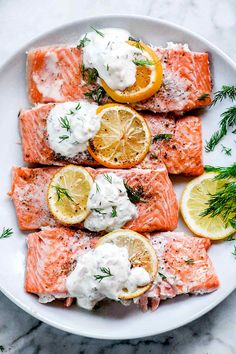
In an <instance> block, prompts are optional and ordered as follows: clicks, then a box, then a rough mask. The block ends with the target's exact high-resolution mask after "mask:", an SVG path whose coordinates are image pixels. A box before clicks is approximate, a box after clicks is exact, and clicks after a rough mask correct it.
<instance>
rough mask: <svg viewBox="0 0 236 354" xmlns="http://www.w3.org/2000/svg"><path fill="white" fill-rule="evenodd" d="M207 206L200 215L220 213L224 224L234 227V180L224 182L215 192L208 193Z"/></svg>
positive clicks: (235, 211)
mask: <svg viewBox="0 0 236 354" xmlns="http://www.w3.org/2000/svg"><path fill="white" fill-rule="evenodd" d="M206 205H207V208H206V209H205V210H204V211H203V212H202V213H201V214H200V215H201V216H210V217H215V216H217V215H221V216H222V218H223V220H224V222H225V225H226V226H228V225H229V224H230V225H231V226H232V227H233V228H236V182H229V183H225V184H224V185H223V187H222V188H221V189H219V190H218V191H217V192H216V193H214V194H210V198H209V200H208V202H207V203H206Z"/></svg>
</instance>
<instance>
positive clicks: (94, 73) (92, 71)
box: [88, 68, 98, 85]
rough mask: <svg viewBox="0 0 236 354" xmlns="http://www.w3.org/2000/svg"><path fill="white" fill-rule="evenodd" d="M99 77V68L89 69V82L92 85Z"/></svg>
mask: <svg viewBox="0 0 236 354" xmlns="http://www.w3.org/2000/svg"><path fill="white" fill-rule="evenodd" d="M97 78H98V72H97V69H95V68H92V69H88V84H89V85H91V84H93V83H94V82H95V81H96V80H97Z"/></svg>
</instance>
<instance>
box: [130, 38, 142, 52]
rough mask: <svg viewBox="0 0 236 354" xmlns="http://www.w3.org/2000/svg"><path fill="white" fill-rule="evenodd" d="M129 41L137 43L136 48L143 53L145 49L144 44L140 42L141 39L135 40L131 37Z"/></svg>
mask: <svg viewBox="0 0 236 354" xmlns="http://www.w3.org/2000/svg"><path fill="white" fill-rule="evenodd" d="M129 41H132V42H135V47H136V48H138V49H139V50H141V51H142V52H143V50H144V47H143V46H142V44H140V40H139V39H135V38H133V37H129Z"/></svg>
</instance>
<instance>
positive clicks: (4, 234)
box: [0, 227, 13, 239]
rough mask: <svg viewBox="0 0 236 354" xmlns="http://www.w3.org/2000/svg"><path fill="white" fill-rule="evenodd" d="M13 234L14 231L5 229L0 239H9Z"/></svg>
mask: <svg viewBox="0 0 236 354" xmlns="http://www.w3.org/2000/svg"><path fill="white" fill-rule="evenodd" d="M12 234H13V231H12V229H9V228H8V229H6V228H5V227H4V228H3V229H2V233H1V234H0V239H1V238H8V237H10V236H11V235H12Z"/></svg>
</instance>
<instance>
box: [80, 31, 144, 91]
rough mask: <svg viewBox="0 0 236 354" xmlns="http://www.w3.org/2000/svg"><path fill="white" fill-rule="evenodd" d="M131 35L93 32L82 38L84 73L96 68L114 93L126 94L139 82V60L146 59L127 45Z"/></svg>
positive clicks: (127, 33) (117, 32) (140, 52)
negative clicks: (137, 80)
mask: <svg viewBox="0 0 236 354" xmlns="http://www.w3.org/2000/svg"><path fill="white" fill-rule="evenodd" d="M129 37H130V33H129V32H128V31H126V30H123V29H121V28H103V29H101V30H96V29H94V31H93V32H89V33H86V35H83V36H81V38H80V42H81V41H83V43H84V47H83V64H84V67H85V69H88V68H95V69H96V70H97V71H98V74H99V77H100V78H101V79H103V80H104V81H105V82H106V84H107V85H108V86H109V87H110V88H112V89H113V90H121V91H123V90H124V89H126V88H127V87H129V86H132V85H133V84H134V83H135V81H136V64H135V63H134V62H133V61H134V60H138V59H147V58H145V57H144V55H143V53H142V51H141V50H140V49H138V48H137V47H135V46H131V45H129V44H128V43H126V41H127V40H128V39H129Z"/></svg>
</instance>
